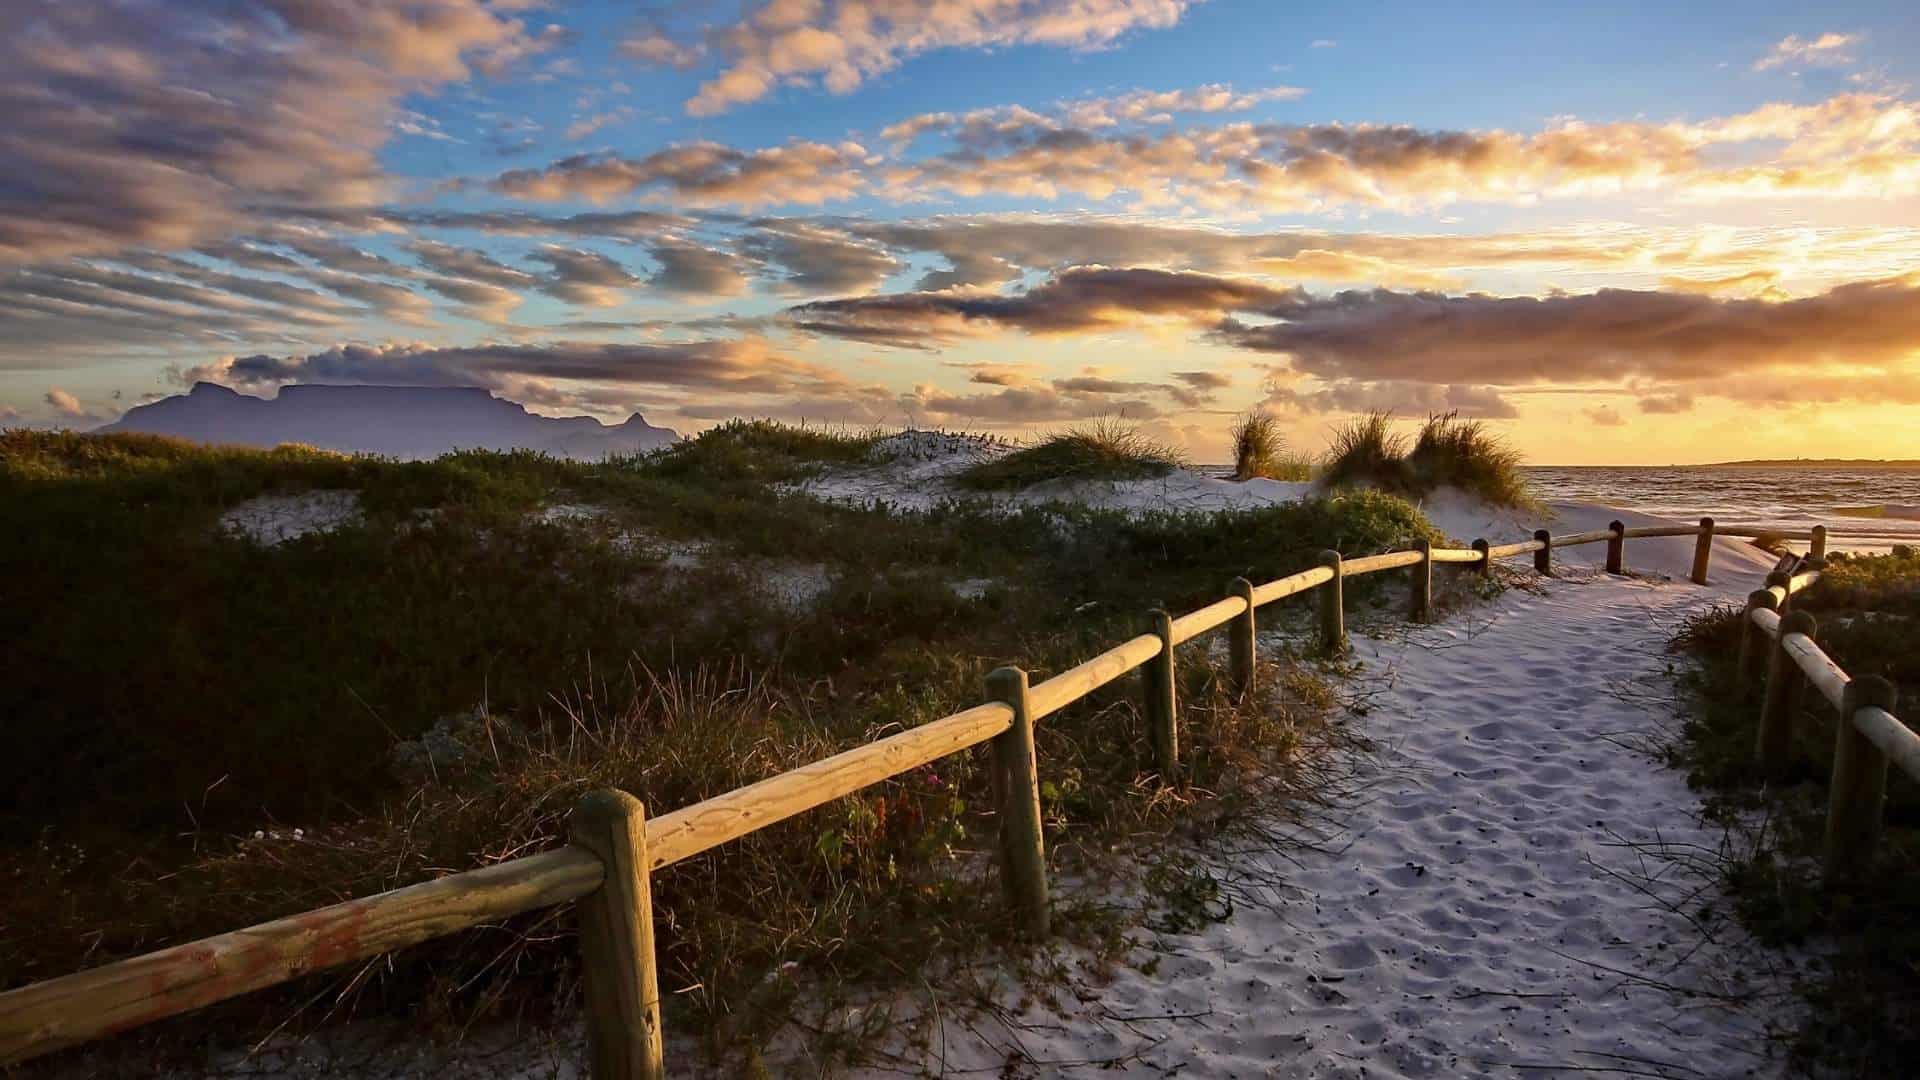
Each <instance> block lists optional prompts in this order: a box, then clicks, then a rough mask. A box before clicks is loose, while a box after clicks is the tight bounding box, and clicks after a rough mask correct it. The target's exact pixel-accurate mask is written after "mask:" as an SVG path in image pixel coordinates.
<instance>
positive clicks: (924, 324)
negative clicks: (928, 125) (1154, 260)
mask: <svg viewBox="0 0 1920 1080" xmlns="http://www.w3.org/2000/svg"><path fill="white" fill-rule="evenodd" d="M1286 295H1287V293H1286V291H1285V290H1280V289H1275V288H1273V287H1271V286H1268V285H1262V284H1259V283H1256V282H1249V281H1242V280H1238V279H1233V278H1226V277H1219V276H1215V275H1210V274H1196V273H1177V272H1171V271H1165V270H1142V269H1107V268H1103V267H1090V268H1080V269H1074V270H1068V271H1064V272H1062V273H1060V274H1058V275H1055V276H1054V277H1053V278H1052V279H1051V280H1049V281H1047V282H1045V283H1043V284H1041V285H1038V286H1035V287H1034V288H1032V289H1029V290H1027V291H1026V292H1024V293H1018V294H1014V295H1010V296H1008V295H997V294H990V293H980V292H911V293H890V294H886V295H881V296H872V297H864V298H862V297H854V298H846V299H837V300H819V301H814V302H812V303H807V304H801V305H798V306H797V307H794V308H791V309H789V311H788V315H789V317H790V318H791V319H792V320H793V323H794V325H795V326H797V327H798V328H800V329H802V330H806V331H809V332H812V333H819V334H828V335H832V336H836V337H844V338H848V339H851V340H855V341H867V342H871V343H875V344H891V345H902V346H907V347H924V346H926V345H929V344H937V343H940V342H943V341H947V340H951V339H953V338H957V337H963V336H968V335H972V334H978V333H983V332H990V331H993V330H997V329H1013V330H1021V331H1024V332H1026V333H1029V334H1068V333H1087V332H1092V331H1099V330H1108V329H1119V328H1123V327H1126V326H1131V325H1136V324H1138V323H1140V322H1142V321H1145V320H1149V319H1157V318H1175V319H1189V320H1191V319H1193V318H1196V317H1198V318H1202V319H1208V318H1211V317H1212V316H1214V315H1217V314H1218V313H1220V312H1222V311H1231V310H1249V309H1256V308H1262V307H1265V306H1268V305H1272V304H1277V303H1280V302H1281V301H1282V300H1283V299H1284V298H1285V297H1286Z"/></svg>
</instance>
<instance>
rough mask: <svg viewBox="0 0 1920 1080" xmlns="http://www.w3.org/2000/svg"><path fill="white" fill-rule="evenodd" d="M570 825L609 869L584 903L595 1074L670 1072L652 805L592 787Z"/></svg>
mask: <svg viewBox="0 0 1920 1080" xmlns="http://www.w3.org/2000/svg"><path fill="white" fill-rule="evenodd" d="M570 833H571V835H570V837H569V839H571V841H572V842H573V843H574V845H575V846H578V847H582V848H585V849H587V850H588V851H591V852H593V853H594V854H595V855H597V856H599V858H600V864H601V865H602V866H603V867H605V869H606V878H605V880H603V881H602V882H601V884H600V887H599V888H598V889H596V890H594V891H593V892H591V893H588V894H587V895H586V896H583V897H581V898H580V901H579V905H578V915H579V920H580V962H581V966H582V967H583V968H584V969H585V972H586V984H587V1042H588V1044H589V1047H590V1052H591V1054H592V1062H593V1068H592V1073H591V1075H592V1076H593V1078H594V1080H665V1077H666V1075H667V1067H666V1063H665V1055H664V1052H663V1050H662V1049H661V1040H660V980H659V976H658V974H657V973H656V970H655V968H654V956H653V890H652V887H651V885H650V884H649V881H648V872H647V812H646V809H645V808H644V807H642V806H641V805H640V800H639V799H636V798H634V797H633V796H631V795H629V794H627V793H626V792H624V791H612V790H605V791H590V792H588V793H587V794H585V795H583V796H581V797H580V802H579V803H578V804H577V805H576V806H575V807H574V810H573V819H572V821H571V827H570Z"/></svg>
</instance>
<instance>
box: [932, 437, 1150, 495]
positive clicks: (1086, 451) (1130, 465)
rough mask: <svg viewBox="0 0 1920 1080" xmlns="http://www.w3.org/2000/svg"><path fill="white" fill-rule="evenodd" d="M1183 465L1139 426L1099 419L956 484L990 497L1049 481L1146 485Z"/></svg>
mask: <svg viewBox="0 0 1920 1080" xmlns="http://www.w3.org/2000/svg"><path fill="white" fill-rule="evenodd" d="M1184 464H1186V455H1184V454H1183V453H1181V452H1180V450H1179V449H1178V448H1176V447H1174V446H1171V445H1168V444H1166V443H1163V442H1160V441H1158V440H1156V439H1154V438H1152V437H1150V436H1148V435H1147V434H1146V433H1145V432H1143V431H1141V430H1140V428H1139V426H1138V425H1135V424H1129V423H1126V422H1125V421H1122V420H1115V419H1100V420H1095V421H1092V422H1091V423H1087V424H1082V425H1080V426H1078V427H1072V428H1068V429H1067V430H1065V431H1060V432H1055V433H1054V434H1052V435H1048V436H1046V437H1044V438H1042V439H1041V440H1040V441H1038V442H1036V443H1034V444H1033V445H1031V446H1026V447H1022V448H1021V449H1018V450H1015V451H1012V452H1011V453H1008V454H1003V455H1001V456H1000V457H996V458H993V459H991V460H988V461H983V462H981V463H979V464H977V465H974V466H972V467H971V468H969V469H967V470H966V471H964V472H962V473H961V474H960V475H959V476H957V477H956V478H955V482H956V483H958V484H959V485H960V486H961V487H964V488H970V489H972V490H975V491H995V490H1009V489H1018V488H1028V487H1032V486H1034V485H1035V484H1044V483H1049V482H1053V481H1083V480H1094V481H1098V480H1105V481H1122V480H1150V479H1153V478H1155V477H1159V476H1165V475H1167V474H1168V473H1170V472H1172V471H1173V470H1174V469H1177V468H1179V467H1180V466H1182V465H1184Z"/></svg>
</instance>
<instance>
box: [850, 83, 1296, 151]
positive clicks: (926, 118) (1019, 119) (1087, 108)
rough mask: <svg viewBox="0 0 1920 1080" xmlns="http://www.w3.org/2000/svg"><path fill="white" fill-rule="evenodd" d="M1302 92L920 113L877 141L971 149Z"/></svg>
mask: <svg viewBox="0 0 1920 1080" xmlns="http://www.w3.org/2000/svg"><path fill="white" fill-rule="evenodd" d="M1305 95H1306V91H1305V90H1304V89H1302V88H1300V87H1297V86H1273V87H1267V88H1264V89H1260V90H1246V91H1242V90H1235V89H1234V88H1233V87H1232V86H1230V85H1228V84H1226V83H1209V84H1207V85H1205V86H1197V87H1192V88H1190V89H1184V90H1134V91H1130V92H1128V93H1125V94H1116V95H1111V96H1106V97H1086V98H1079V99H1075V100H1071V101H1061V102H1058V103H1056V104H1055V105H1054V106H1053V107H1052V108H1051V109H1050V110H1048V111H1047V112H1045V113H1041V112H1036V111H1034V110H1032V109H1029V108H1027V107H1025V106H1021V105H999V106H991V107H988V108H983V109H974V110H971V111H969V112H964V113H951V112H935V113H922V114H920V115H918V116H912V117H909V118H907V119H905V120H901V121H899V122H897V123H894V124H892V125H889V126H888V127H885V128H882V129H881V131H880V137H881V138H883V139H886V140H887V141H888V142H890V143H892V144H893V145H894V148H895V150H896V151H898V150H901V149H904V148H905V147H906V146H907V145H909V144H911V143H912V142H913V141H914V140H915V139H917V138H919V137H920V136H922V135H926V134H929V133H934V132H939V133H944V134H948V135H951V136H953V137H954V138H955V139H956V140H957V141H959V142H960V143H962V144H965V145H971V146H990V145H993V144H994V143H996V142H999V141H1002V140H1004V139H1005V138H1006V137H1007V136H1009V135H1019V134H1023V133H1027V132H1031V131H1033V130H1036V129H1047V130H1066V129H1072V128H1081V129H1089V130H1091V129H1098V128H1111V127H1119V126H1121V125H1125V124H1134V125H1138V124H1168V123H1172V122H1173V120H1174V117H1175V116H1176V115H1181V114H1192V113H1223V112H1245V111H1246V110H1248V109H1251V108H1254V107H1256V106H1258V105H1261V104H1264V103H1266V102H1269V101H1293V100H1296V99H1298V98H1301V97H1304V96H1305Z"/></svg>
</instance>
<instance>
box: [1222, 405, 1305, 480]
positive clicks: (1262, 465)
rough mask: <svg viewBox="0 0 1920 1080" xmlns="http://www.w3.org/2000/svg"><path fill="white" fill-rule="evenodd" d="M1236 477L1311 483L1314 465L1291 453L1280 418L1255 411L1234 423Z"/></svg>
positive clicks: (1234, 471)
mask: <svg viewBox="0 0 1920 1080" xmlns="http://www.w3.org/2000/svg"><path fill="white" fill-rule="evenodd" d="M1232 439H1233V478H1234V479H1235V480H1252V479H1254V478H1255V477H1265V478H1267V479H1269V480H1296V481H1298V480H1311V479H1313V463H1312V462H1311V461H1309V460H1307V459H1306V458H1304V457H1301V456H1300V455H1297V454H1292V453H1289V452H1288V450H1287V440H1286V436H1285V435H1284V434H1283V433H1282V432H1281V430H1280V421H1279V419H1278V418H1277V417H1274V416H1271V415H1268V414H1266V413H1259V412H1251V413H1247V414H1246V415H1244V416H1242V417H1240V418H1239V419H1238V420H1236V421H1234V424H1233V433H1232Z"/></svg>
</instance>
